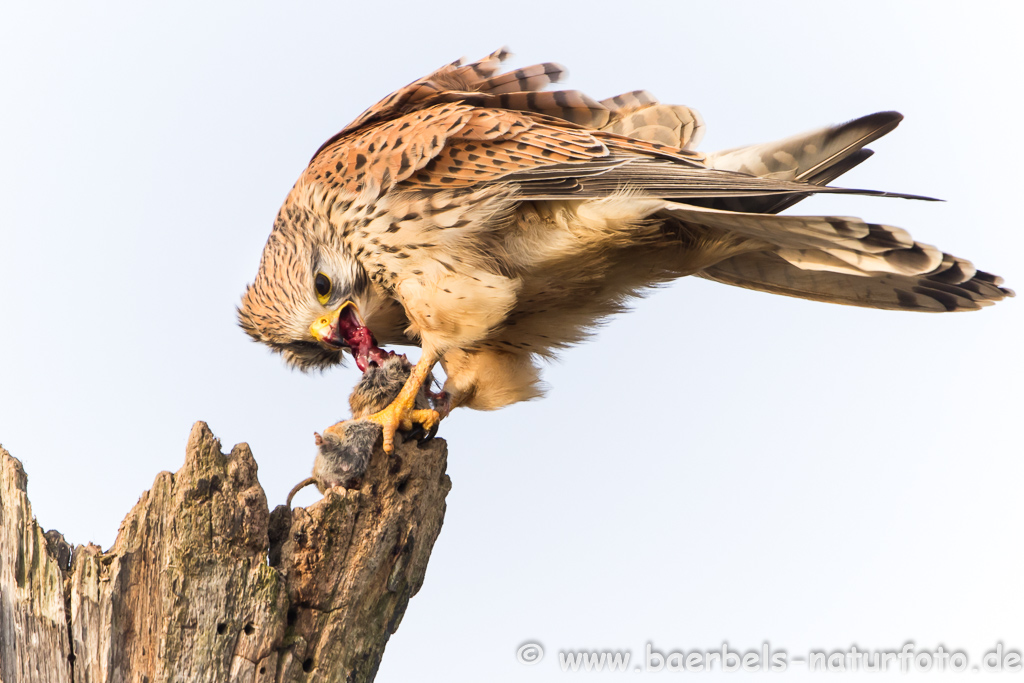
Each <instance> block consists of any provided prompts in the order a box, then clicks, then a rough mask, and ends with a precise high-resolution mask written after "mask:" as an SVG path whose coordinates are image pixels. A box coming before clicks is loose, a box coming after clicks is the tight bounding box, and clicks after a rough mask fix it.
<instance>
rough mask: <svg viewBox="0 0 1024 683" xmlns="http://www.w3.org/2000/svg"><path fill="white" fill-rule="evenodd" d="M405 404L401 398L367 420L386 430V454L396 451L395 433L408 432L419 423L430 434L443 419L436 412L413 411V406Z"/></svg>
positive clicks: (427, 410) (425, 410) (426, 410)
mask: <svg viewBox="0 0 1024 683" xmlns="http://www.w3.org/2000/svg"><path fill="white" fill-rule="evenodd" d="M403 403H404V401H402V400H401V397H399V398H398V399H395V401H394V402H393V403H392V404H391V405H389V406H388V407H387V408H385V409H384V410H382V411H380V412H379V413H374V414H373V415H370V416H368V417H367V418H366V419H367V420H372V421H374V422H376V423H377V424H379V425H380V426H381V427H382V428H383V429H384V452H385V453H391V452H392V451H393V450H395V432H397V431H398V430H399V429H401V430H405V431H407V430H409V429H412V427H413V424H416V423H418V424H421V425H423V429H425V430H426V431H428V432H429V431H430V430H431V429H432V428H433V426H434V425H435V424H437V422H438V420H440V419H441V416H440V415H439V414H438V413H437V411H436V410H429V409H421V410H413V409H412V406H410V405H403Z"/></svg>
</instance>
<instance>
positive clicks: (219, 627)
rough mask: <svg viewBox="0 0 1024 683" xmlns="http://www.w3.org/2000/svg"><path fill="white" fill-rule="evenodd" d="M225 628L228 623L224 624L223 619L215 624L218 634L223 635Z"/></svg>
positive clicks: (226, 628)
mask: <svg viewBox="0 0 1024 683" xmlns="http://www.w3.org/2000/svg"><path fill="white" fill-rule="evenodd" d="M227 630H228V625H227V624H225V623H224V622H223V621H222V622H220V623H219V624H217V635H218V636H222V635H224V633H225V632H227Z"/></svg>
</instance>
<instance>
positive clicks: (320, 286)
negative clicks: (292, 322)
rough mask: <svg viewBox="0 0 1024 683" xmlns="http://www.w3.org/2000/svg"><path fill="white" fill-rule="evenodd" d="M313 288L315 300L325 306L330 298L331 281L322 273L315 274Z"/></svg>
mask: <svg viewBox="0 0 1024 683" xmlns="http://www.w3.org/2000/svg"><path fill="white" fill-rule="evenodd" d="M313 288H314V289H316V298H317V299H319V300H320V303H322V304H326V303H327V300H328V299H330V298H331V279H330V278H329V277H327V276H326V275H324V274H323V273H317V274H316V277H315V278H314V279H313Z"/></svg>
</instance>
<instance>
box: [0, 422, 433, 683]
mask: <svg viewBox="0 0 1024 683" xmlns="http://www.w3.org/2000/svg"><path fill="white" fill-rule="evenodd" d="M446 464H447V449H446V447H445V444H444V442H443V441H440V440H435V441H432V442H430V443H429V444H427V445H426V446H423V447H420V446H417V445H416V443H415V442H410V443H405V444H402V443H399V444H398V445H397V447H396V455H395V456H392V457H388V456H386V455H385V454H384V453H383V452H382V451H381V450H380V449H379V448H378V450H377V452H376V453H374V456H373V458H372V460H371V462H370V468H369V470H368V471H367V473H366V475H365V476H364V478H363V483H362V486H361V487H360V488H359V489H353V490H349V491H345V490H338V489H332V490H330V491H328V493H327V495H326V496H325V497H324V498H323V499H322V500H320V501H318V502H317V503H315V504H313V505H311V506H309V507H308V508H305V509H303V508H295V509H294V510H292V511H291V512H290V513H289V511H288V510H287V508H285V507H284V506H278V508H277V509H275V510H274V511H273V513H271V512H270V511H269V510H268V508H267V501H266V496H265V495H264V493H263V489H262V487H261V486H260V484H259V482H258V481H257V478H256V462H255V460H254V459H253V457H252V453H251V452H250V451H249V448H248V446H246V445H245V444H240V445H237V446H235V447H234V448H233V449H232V450H231V452H230V453H228V454H223V453H221V450H220V442H219V441H217V439H216V438H215V437H214V436H213V434H212V433H211V432H210V430H209V428H208V427H207V426H206V425H205V424H204V423H202V422H199V423H196V425H195V426H194V427H193V429H192V433H191V435H190V436H189V440H188V446H187V447H186V457H185V464H184V465H183V466H182V468H181V469H180V470H178V472H176V473H174V474H171V473H169V472H162V473H160V474H159V475H157V477H156V480H155V481H154V483H153V487H152V488H151V489H150V490H149V491H146V492H145V493H143V494H142V497H141V498H140V499H139V502H138V503H137V504H136V505H135V507H134V508H133V509H132V511H131V512H129V513H128V516H127V517H125V519H124V521H123V522H122V523H121V528H120V530H119V531H118V535H117V540H116V541H115V542H114V545H113V547H111V548H110V549H109V550H108V551H106V552H104V551H102V550H101V549H100V548H98V547H97V546H95V545H91V544H89V545H84V546H83V545H79V546H77V547H75V548H74V549H72V548H71V546H69V545H68V544H67V543H66V542H65V541H64V539H63V537H62V536H61V535H60V534H59V533H57V532H55V531H51V532H47V533H46V534H44V533H43V532H42V530H41V529H40V528H39V527H38V526H37V525H36V523H35V520H34V519H33V518H32V511H31V506H30V504H29V501H28V497H27V496H26V493H25V489H26V476H25V472H24V470H23V468H22V466H21V463H20V462H18V461H17V460H16V459H15V458H13V457H11V455H10V454H9V453H7V451H4V450H3V449H2V448H0V683H35V682H36V681H39V682H40V683H56V682H58V681H74V682H75V683H120V682H128V681H132V682H134V681H140V682H146V683H156V682H161V681H190V682H191V681H217V682H221V681H240V682H250V681H251V682H254V683H256V682H258V683H263V682H270V681H274V682H275V683H286V682H291V681H303V682H304V683H306V682H315V681H372V680H373V678H374V676H375V675H376V673H377V667H378V666H379V665H380V660H381V656H382V655H383V652H384V647H385V645H386V644H387V641H388V638H389V637H390V636H391V634H392V633H394V632H395V630H396V629H397V628H398V625H399V623H400V622H401V619H402V615H403V614H404V613H405V609H406V606H407V605H408V602H409V598H411V597H412V596H413V595H415V594H416V592H417V591H418V590H419V589H420V587H421V586H422V584H423V577H424V573H425V571H426V566H427V561H428V559H429V556H430V551H431V549H432V548H433V545H434V541H435V539H436V538H437V535H438V533H439V532H440V530H441V524H442V522H443V519H444V510H445V496H446V495H447V493H448V490H449V489H450V488H451V483H450V481H449V479H448V476H447V475H446V474H445V468H446Z"/></svg>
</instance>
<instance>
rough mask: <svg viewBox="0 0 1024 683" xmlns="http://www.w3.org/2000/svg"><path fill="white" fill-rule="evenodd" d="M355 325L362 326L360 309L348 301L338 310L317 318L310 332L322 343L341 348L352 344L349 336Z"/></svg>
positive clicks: (310, 327)
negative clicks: (348, 338) (349, 341)
mask: <svg viewBox="0 0 1024 683" xmlns="http://www.w3.org/2000/svg"><path fill="white" fill-rule="evenodd" d="M353 326H362V322H361V321H360V318H359V309H358V307H357V306H356V305H355V303H353V302H351V301H346V302H345V303H343V304H342V305H341V306H339V307H338V309H337V310H336V311H332V312H331V313H328V314H326V315H322V316H320V317H319V318H317V319H316V321H315V322H314V323H313V324H312V325H310V326H309V332H310V334H312V335H313V338H314V339H316V340H317V341H318V342H320V343H321V344H324V345H325V346H329V347H330V348H332V349H340V348H344V347H347V346H350V344H349V343H348V340H347V336H348V335H349V334H351V332H352V329H351V328H352V327H353Z"/></svg>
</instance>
